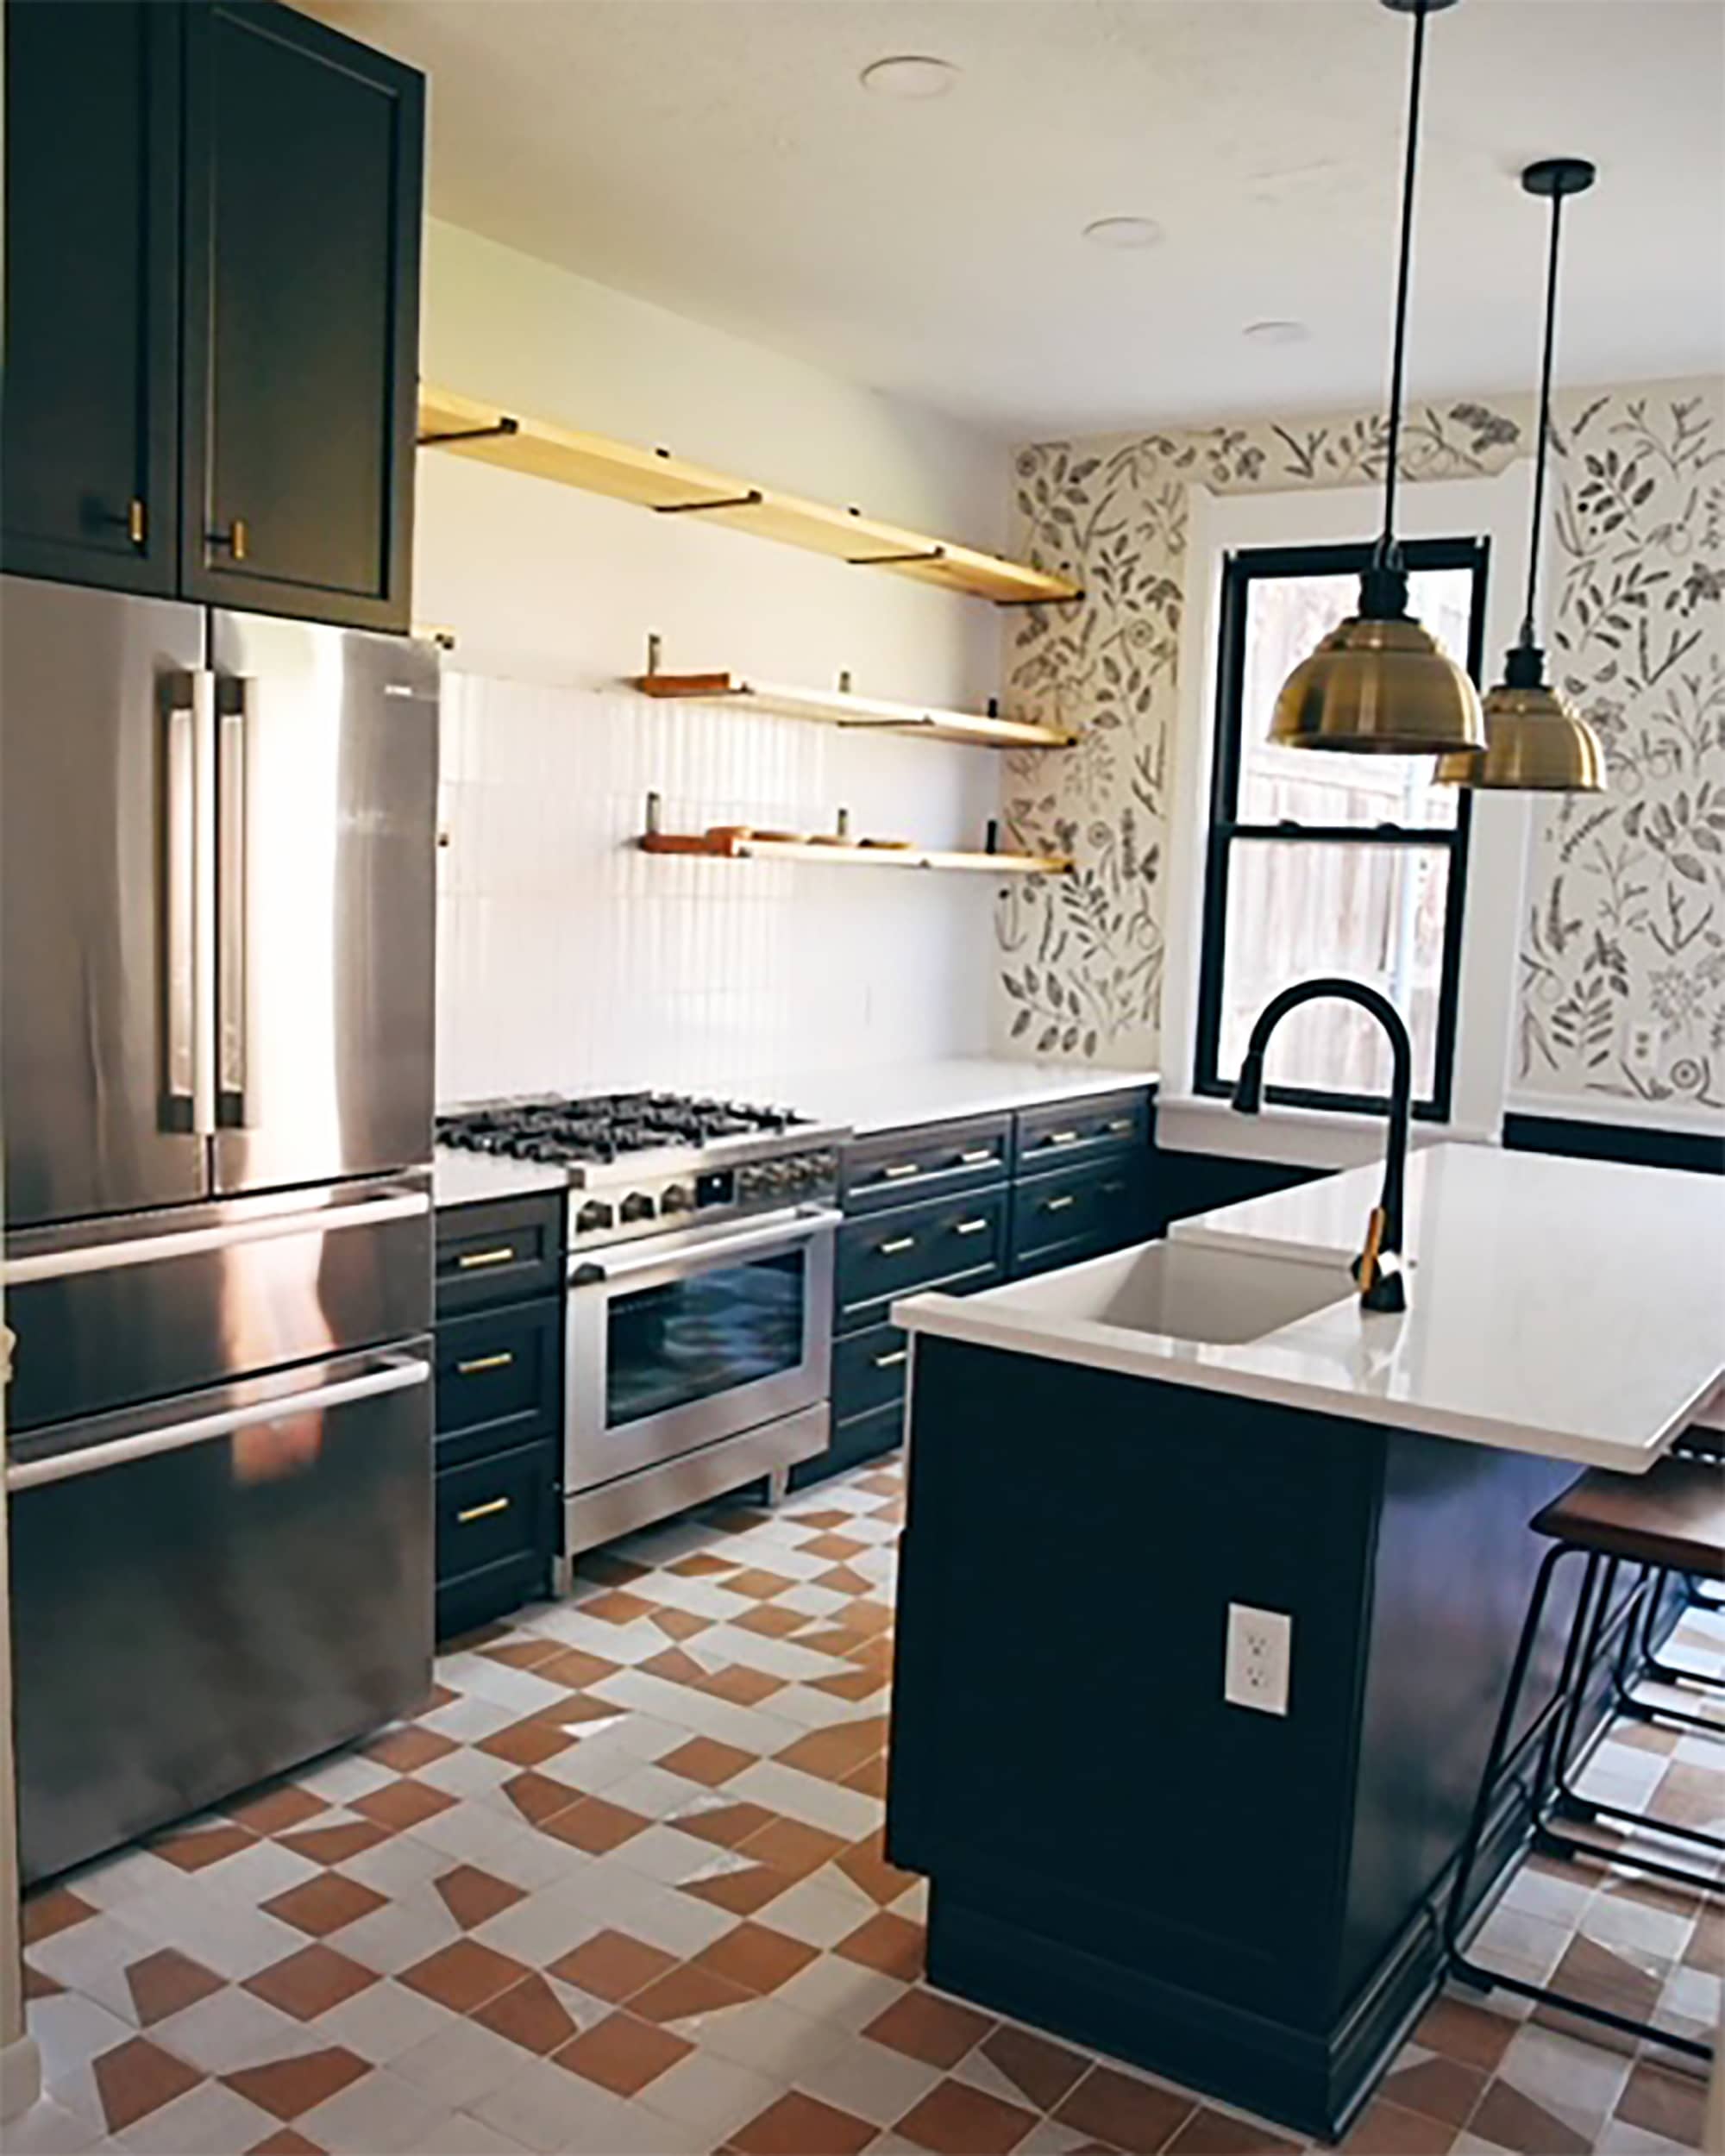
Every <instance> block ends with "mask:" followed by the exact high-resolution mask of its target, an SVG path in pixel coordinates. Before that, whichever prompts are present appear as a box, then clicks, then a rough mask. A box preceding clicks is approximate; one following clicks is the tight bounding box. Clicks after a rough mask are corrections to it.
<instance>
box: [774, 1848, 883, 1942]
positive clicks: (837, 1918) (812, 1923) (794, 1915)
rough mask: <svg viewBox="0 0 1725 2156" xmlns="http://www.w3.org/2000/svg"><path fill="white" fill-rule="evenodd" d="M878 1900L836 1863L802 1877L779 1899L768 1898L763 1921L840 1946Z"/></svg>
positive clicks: (793, 1934)
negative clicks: (818, 1872) (870, 1895)
mask: <svg viewBox="0 0 1725 2156" xmlns="http://www.w3.org/2000/svg"><path fill="white" fill-rule="evenodd" d="M875 1906H876V1905H875V1902H873V1901H872V1900H871V1899H870V1898H869V1896H867V1895H866V1894H864V1893H863V1891H862V1889H861V1888H860V1887H858V1886H856V1885H853V1884H852V1883H851V1882H850V1880H849V1879H848V1878H846V1877H845V1876H844V1873H843V1872H842V1871H839V1870H838V1869H837V1866H835V1865H828V1866H827V1867H826V1869H825V1871H822V1872H821V1873H820V1874H819V1877H815V1878H812V1879H799V1880H798V1882H797V1883H796V1884H795V1885H794V1886H793V1887H790V1888H788V1889H787V1890H786V1891H785V1892H784V1893H783V1894H781V1896H779V1898H778V1900H777V1901H776V1902H768V1904H767V1906H766V1907H765V1908H763V1909H762V1910H761V1912H760V1916H759V1921H760V1922H762V1924H768V1925H770V1926H771V1927H772V1928H773V1929H774V1930H775V1932H785V1933H787V1934H789V1936H790V1937H791V1938H793V1939H800V1940H804V1941H805V1942H806V1944H807V1945H808V1946H822V1947H826V1946H837V1944H838V1942H839V1940H841V1939H849V1938H850V1934H851V1933H852V1932H854V1931H855V1930H856V1927H857V1926H858V1925H859V1924H864V1923H867V1921H869V1917H870V1916H872V1915H874V1913H875Z"/></svg>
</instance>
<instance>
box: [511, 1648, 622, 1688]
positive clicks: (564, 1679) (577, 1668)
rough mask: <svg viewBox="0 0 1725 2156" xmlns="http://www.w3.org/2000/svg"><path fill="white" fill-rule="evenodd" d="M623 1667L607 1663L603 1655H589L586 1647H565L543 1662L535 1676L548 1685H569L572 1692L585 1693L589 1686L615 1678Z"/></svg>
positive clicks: (614, 1663) (535, 1671)
mask: <svg viewBox="0 0 1725 2156" xmlns="http://www.w3.org/2000/svg"><path fill="white" fill-rule="evenodd" d="M621 1667H622V1664H620V1663H616V1662H607V1661H605V1658H604V1657H603V1656H601V1655H597V1654H589V1653H588V1652H587V1651H586V1648H585V1647H563V1648H561V1649H560V1650H559V1651H558V1652H557V1653H555V1654H554V1655H552V1656H551V1657H550V1658H549V1660H547V1661H544V1662H542V1663H541V1664H539V1666H538V1668H537V1669H536V1670H534V1672H533V1674H534V1676H535V1677H543V1678H544V1680H545V1681H546V1683H548V1684H567V1685H568V1688H569V1689H570V1690H571V1691H572V1692H584V1691H585V1690H586V1688H587V1686H588V1685H589V1684H600V1683H604V1681H605V1678H606V1677H615V1676H616V1675H617V1673H618V1670H619V1669H620V1668H621Z"/></svg>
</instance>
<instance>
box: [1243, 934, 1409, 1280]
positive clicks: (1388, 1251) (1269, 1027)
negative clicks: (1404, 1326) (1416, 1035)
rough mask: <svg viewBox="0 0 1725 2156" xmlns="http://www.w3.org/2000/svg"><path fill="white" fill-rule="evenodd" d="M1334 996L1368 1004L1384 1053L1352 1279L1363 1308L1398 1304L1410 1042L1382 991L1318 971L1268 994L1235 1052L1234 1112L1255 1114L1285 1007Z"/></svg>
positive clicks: (1366, 1008) (1365, 1008)
mask: <svg viewBox="0 0 1725 2156" xmlns="http://www.w3.org/2000/svg"><path fill="white" fill-rule="evenodd" d="M1323 996H1334V997H1336V998H1338V999H1339V1000H1340V1001H1342V1002H1344V1003H1353V1004H1358V1006H1359V1008H1360V1009H1361V1010H1363V1011H1366V1012H1370V1013H1371V1016H1372V1017H1373V1018H1376V1019H1377V1022H1378V1024H1379V1025H1381V1026H1382V1027H1383V1031H1384V1032H1385V1034H1386V1035H1387V1036H1388V1037H1389V1052H1390V1056H1391V1059H1392V1067H1391V1077H1390V1088H1389V1145H1388V1148H1387V1150H1386V1153H1385V1156H1384V1163H1383V1193H1382V1194H1381V1195H1380V1197H1379V1199H1378V1201H1377V1205H1376V1206H1374V1207H1373V1209H1372V1213H1371V1219H1369V1220H1368V1222H1367V1223H1366V1232H1365V1240H1364V1244H1363V1245H1362V1247H1361V1250H1360V1253H1359V1256H1358V1257H1357V1258H1355V1260H1354V1262H1353V1275H1354V1278H1355V1279H1356V1280H1357V1281H1358V1283H1359V1299H1360V1300H1361V1302H1362V1303H1363V1304H1364V1306H1365V1307H1366V1308H1367V1309H1368V1310H1392V1311H1393V1310H1405V1309H1406V1308H1407V1307H1408V1289H1407V1282H1406V1279H1405V1276H1404V1274H1403V1271H1402V1211H1403V1204H1404V1197H1405V1192H1406V1188H1407V1180H1408V1119H1409V1116H1410V1114H1411V1112H1412V1100H1413V1092H1414V1044H1413V1042H1412V1041H1411V1040H1410V1039H1409V1038H1408V1028H1407V1026H1406V1025H1404V1024H1403V1022H1402V1014H1401V1012H1399V1011H1398V1010H1397V1009H1396V1006H1395V1005H1394V1004H1393V1003H1391V1002H1390V1001H1389V999H1388V997H1386V996H1383V995H1380V994H1379V993H1378V992H1377V989H1376V988H1371V987H1367V986H1366V985H1365V983H1364V981H1346V980H1343V979H1341V978H1340V977H1339V975H1325V976H1323V977H1320V979H1318V980H1315V981H1299V982H1297V983H1296V984H1295V986H1294V987H1291V988H1284V989H1283V991H1282V993H1280V995H1277V996H1272V997H1271V998H1270V1001H1269V1002H1268V1003H1266V1004H1265V1005H1264V1008H1263V1010H1262V1011H1260V1012H1259V1013H1258V1023H1257V1024H1256V1025H1254V1026H1253V1027H1252V1029H1251V1039H1250V1040H1249V1041H1248V1042H1247V1044H1246V1050H1245V1055H1244V1056H1242V1057H1241V1058H1240V1067H1239V1077H1238V1078H1237V1079H1236V1080H1235V1081H1234V1094H1233V1106H1235V1107H1236V1108H1237V1109H1238V1110H1239V1112H1240V1113H1241V1114H1242V1115H1256V1114H1257V1113H1258V1109H1259V1107H1260V1106H1262V1104H1263V1100H1264V1050H1266V1048H1268V1046H1269V1044H1270V1035H1271V1034H1272V1033H1274V1032H1275V1031H1276V1029H1277V1026H1278V1025H1281V1023H1282V1021H1283V1018H1286V1017H1287V1015H1288V1013H1289V1012H1290V1011H1296V1010H1298V1009H1299V1007H1300V1006H1301V1005H1302V1004H1303V1003H1311V1002H1314V1001H1315V1000H1317V999H1319V998H1320V997H1323Z"/></svg>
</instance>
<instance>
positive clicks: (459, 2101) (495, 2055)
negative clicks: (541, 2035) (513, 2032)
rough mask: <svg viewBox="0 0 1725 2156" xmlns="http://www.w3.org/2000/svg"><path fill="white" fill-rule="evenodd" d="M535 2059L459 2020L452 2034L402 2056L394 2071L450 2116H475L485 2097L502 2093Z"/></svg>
mask: <svg viewBox="0 0 1725 2156" xmlns="http://www.w3.org/2000/svg"><path fill="white" fill-rule="evenodd" d="M530 2056H531V2053H526V2052H524V2051H523V2050H522V2048H521V2046H520V2045H518V2044H511V2042H510V2041H509V2040H508V2038H507V2037H505V2036H499V2034H497V2032H496V2031H495V2030H494V2029H489V2028H485V2027H484V2026H483V2024H482V2023H480V2022H478V2021H466V2020H462V2019H460V2018H457V2020H456V2023H455V2027H454V2028H446V2029H440V2030H439V2031H438V2032H437V2033H436V2034H435V2035H433V2036H428V2037H426V2038H425V2039H424V2040H423V2041H422V2042H420V2043H418V2044H415V2045H413V2046H411V2047H410V2048H409V2049H408V2050H406V2051H405V2052H401V2053H398V2054H397V2055H396V2057H395V2058H394V2059H392V2060H391V2061H390V2071H391V2072H392V2073H393V2074H398V2075H399V2076H400V2077H401V2078H402V2079H403V2080H405V2081H408V2082H411V2084H413V2086H414V2087H415V2088H416V2089H418V2090H421V2091H423V2094H425V2095H426V2096H435V2097H436V2099H437V2101H438V2102H439V2103H442V2104H443V2105H445V2106H446V2107H447V2108H448V2109H449V2110H452V2111H461V2110H471V2109H473V2108H474V2104H475V2103H477V2102H478V2101H479V2099H480V2097H482V2096H490V2095H491V2093H492V2090H496V2089H501V2088H502V2087H503V2086H504V2085H505V2083H506V2082H507V2081H508V2080H509V2079H510V2078H511V2076H512V2075H513V2074H515V2073H516V2072H517V2071H518V2070H519V2069H520V2067H521V2065H522V2063H523V2061H524V2059H528V2058H530Z"/></svg>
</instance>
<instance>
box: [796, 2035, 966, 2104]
mask: <svg viewBox="0 0 1725 2156" xmlns="http://www.w3.org/2000/svg"><path fill="white" fill-rule="evenodd" d="M941 2078H943V2077H942V2072H941V2069H940V2068H939V2067H938V2066H931V2065H926V2064H925V2062H924V2061H923V2060H922V2059H910V2058H907V2057H906V2055H905V2053H903V2052H897V2051H892V2050H889V2049H888V2046H886V2045H884V2044H875V2043H871V2042H870V2041H869V2039H868V2038H867V2037H866V2036H856V2037H852V2038H851V2039H850V2040H849V2041H848V2042H846V2043H844V2044H841V2045H840V2046H838V2047H837V2050H835V2051H831V2052H829V2053H827V2055H826V2056H825V2058H824V2059H818V2060H817V2061H816V2062H815V2063H814V2064H813V2065H811V2066H807V2067H805V2068H804V2069H802V2070H801V2071H800V2072H799V2073H798V2075H797V2078H796V2084H797V2086H798V2088H800V2089H803V2090H806V2091H807V2092H808V2094H809V2095H810V2096H819V2098H820V2099H821V2101H822V2102H823V2103H836V2104H837V2106H838V2108H839V2109H840V2110H841V2111H850V2112H852V2113H854V2114H855V2115H856V2117H858V2118H860V2119H872V2120H873V2121H874V2122H875V2125H876V2126H890V2125H892V2124H893V2122H894V2120H895V2119H901V2118H903V2116H904V2115H905V2114H906V2111H908V2110H909V2109H910V2108H911V2106H912V2105H913V2104H914V2103H920V2102H921V2100H922V2099H923V2097H924V2096H926V2095H927V2094H928V2092H929V2090H931V2088H933V2086H934V2084H935V2083H936V2082H937V2081H939V2080H940V2079H941Z"/></svg>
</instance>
